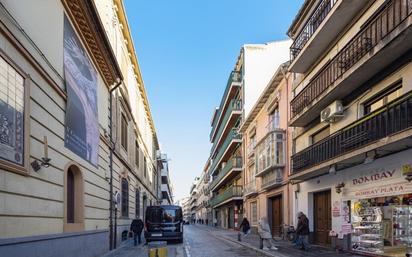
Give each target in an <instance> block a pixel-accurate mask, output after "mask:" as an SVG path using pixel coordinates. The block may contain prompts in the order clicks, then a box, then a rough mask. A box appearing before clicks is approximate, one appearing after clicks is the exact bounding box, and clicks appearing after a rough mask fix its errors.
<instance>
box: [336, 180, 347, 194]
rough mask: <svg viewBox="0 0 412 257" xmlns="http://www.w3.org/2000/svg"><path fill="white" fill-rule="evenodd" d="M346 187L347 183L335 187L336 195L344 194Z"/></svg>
mask: <svg viewBox="0 0 412 257" xmlns="http://www.w3.org/2000/svg"><path fill="white" fill-rule="evenodd" d="M344 187H345V183H343V182H341V183H339V184H337V185H336V186H335V190H336V193H338V194H340V193H342V188H344Z"/></svg>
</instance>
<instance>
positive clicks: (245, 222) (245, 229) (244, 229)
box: [239, 217, 250, 235]
mask: <svg viewBox="0 0 412 257" xmlns="http://www.w3.org/2000/svg"><path fill="white" fill-rule="evenodd" d="M239 229H240V230H242V232H243V234H245V235H247V234H248V233H249V231H250V224H249V221H248V220H247V218H246V217H244V218H243V220H242V223H240V227H239Z"/></svg>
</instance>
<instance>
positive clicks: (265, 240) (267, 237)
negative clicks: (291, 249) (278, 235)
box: [258, 217, 278, 250]
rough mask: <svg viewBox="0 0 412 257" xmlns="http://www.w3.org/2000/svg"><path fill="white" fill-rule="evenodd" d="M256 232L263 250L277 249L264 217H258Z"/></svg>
mask: <svg viewBox="0 0 412 257" xmlns="http://www.w3.org/2000/svg"><path fill="white" fill-rule="evenodd" d="M258 233H259V236H260V238H261V240H262V244H263V250H269V249H270V250H278V248H277V247H276V246H275V244H274V240H273V238H272V234H271V232H270V227H269V223H268V219H267V218H266V217H262V218H260V220H259V224H258ZM265 245H266V246H265Z"/></svg>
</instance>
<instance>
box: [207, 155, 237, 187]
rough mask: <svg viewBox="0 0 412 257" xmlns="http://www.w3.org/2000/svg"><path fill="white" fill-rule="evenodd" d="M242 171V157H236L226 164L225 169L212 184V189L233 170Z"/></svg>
mask: <svg viewBox="0 0 412 257" xmlns="http://www.w3.org/2000/svg"><path fill="white" fill-rule="evenodd" d="M236 168H237V169H241V168H242V157H238V156H234V157H232V158H231V159H229V161H228V162H227V163H226V165H225V167H223V168H222V169H221V170H220V172H219V174H218V175H217V176H216V177H215V178H214V179H213V181H212V183H211V184H210V189H212V188H214V187H215V186H216V185H217V184H218V183H219V182H220V181H221V180H222V178H223V177H225V176H226V175H227V174H228V173H229V172H230V171H231V170H233V169H236Z"/></svg>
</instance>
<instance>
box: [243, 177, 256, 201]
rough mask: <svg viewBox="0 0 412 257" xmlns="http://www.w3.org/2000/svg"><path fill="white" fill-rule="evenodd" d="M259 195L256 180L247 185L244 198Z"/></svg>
mask: <svg viewBox="0 0 412 257" xmlns="http://www.w3.org/2000/svg"><path fill="white" fill-rule="evenodd" d="M254 194H257V187H256V180H255V179H253V180H252V181H250V182H249V183H247V184H246V185H245V187H244V189H243V196H244V197H248V196H251V195H254Z"/></svg>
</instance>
